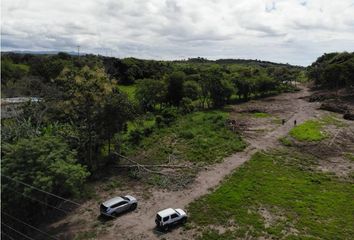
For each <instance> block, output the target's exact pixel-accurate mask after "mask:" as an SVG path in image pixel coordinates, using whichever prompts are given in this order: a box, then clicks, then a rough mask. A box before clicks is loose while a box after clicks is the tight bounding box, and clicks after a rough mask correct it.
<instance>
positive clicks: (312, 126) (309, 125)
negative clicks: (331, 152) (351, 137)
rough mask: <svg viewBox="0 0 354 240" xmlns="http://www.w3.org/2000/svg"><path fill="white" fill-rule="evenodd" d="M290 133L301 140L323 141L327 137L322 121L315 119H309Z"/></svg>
mask: <svg viewBox="0 0 354 240" xmlns="http://www.w3.org/2000/svg"><path fill="white" fill-rule="evenodd" d="M290 135H291V136H292V137H293V138H295V139H296V140H299V141H321V140H323V139H325V138H326V134H325V133H324V132H323V130H322V123H321V122H319V121H315V120H308V121H306V122H304V123H303V124H300V125H298V126H296V127H294V128H293V129H291V131H290Z"/></svg>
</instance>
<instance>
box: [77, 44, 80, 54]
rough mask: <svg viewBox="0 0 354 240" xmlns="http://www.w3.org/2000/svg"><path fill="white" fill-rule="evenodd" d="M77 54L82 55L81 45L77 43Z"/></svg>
mask: <svg viewBox="0 0 354 240" xmlns="http://www.w3.org/2000/svg"><path fill="white" fill-rule="evenodd" d="M77 56H78V57H80V45H77Z"/></svg>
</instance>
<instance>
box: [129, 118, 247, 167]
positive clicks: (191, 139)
mask: <svg viewBox="0 0 354 240" xmlns="http://www.w3.org/2000/svg"><path fill="white" fill-rule="evenodd" d="M227 118H228V113H227V112H223V111H207V112H196V113H191V114H188V115H185V116H181V117H177V118H176V120H175V121H174V122H173V123H171V124H170V125H165V126H162V127H160V126H158V125H156V126H155V127H154V129H151V132H150V133H148V134H146V130H145V131H144V130H141V131H140V134H142V136H140V137H137V136H136V134H137V133H136V132H135V131H131V132H130V134H129V135H126V136H125V138H124V139H123V145H122V152H123V153H125V154H126V155H128V156H132V157H134V156H136V157H139V156H140V155H142V156H143V158H144V159H142V161H144V162H147V163H165V162H168V161H169V159H170V158H176V159H175V160H178V161H190V162H195V163H213V162H216V161H219V160H221V159H222V158H224V157H225V156H228V155H229V154H231V153H232V152H235V151H240V150H242V149H243V148H244V147H245V143H244V142H243V141H242V139H241V138H240V136H238V135H236V134H235V133H233V132H232V131H230V130H229V129H228V128H227V127H226V125H225V122H226V120H227ZM150 128H151V126H150ZM145 129H146V128H145ZM137 138H138V139H139V140H137Z"/></svg>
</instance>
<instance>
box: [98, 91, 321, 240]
mask: <svg viewBox="0 0 354 240" xmlns="http://www.w3.org/2000/svg"><path fill="white" fill-rule="evenodd" d="M308 95H309V92H308V89H307V88H302V90H301V91H300V92H297V93H286V94H282V95H279V96H276V97H271V98H269V99H262V100H259V101H253V102H256V103H257V102H258V103H260V104H266V105H267V104H268V105H269V104H271V105H273V106H278V109H277V115H278V116H281V117H284V118H285V119H286V123H285V124H284V125H281V124H277V125H276V127H274V128H273V129H271V130H270V131H265V132H262V133H261V134H260V135H259V136H257V137H253V138H249V139H248V138H247V137H246V141H247V142H248V143H249V146H248V147H247V148H246V149H245V150H244V151H243V152H239V153H235V154H233V155H232V156H230V157H227V158H226V159H224V161H223V162H221V163H219V164H215V165H213V166H210V167H208V168H207V169H206V170H203V171H201V172H200V173H199V175H198V176H197V178H196V180H195V182H194V183H193V184H191V185H190V186H189V187H188V188H187V189H185V190H182V191H176V192H175V191H163V190H158V189H155V190H153V191H152V196H151V197H150V198H149V199H140V201H139V208H138V209H137V210H136V211H135V212H132V213H128V214H126V215H123V216H121V217H119V218H117V219H115V220H114V221H113V225H112V226H111V227H109V228H107V229H106V234H103V235H101V236H100V237H99V239H159V238H160V237H159V236H161V233H159V232H157V231H156V230H155V229H154V227H155V225H154V218H155V215H156V212H157V211H158V210H161V209H164V208H168V207H174V208H185V207H186V206H187V205H188V204H189V203H190V202H192V201H193V200H195V199H197V198H199V197H200V196H202V195H205V194H207V193H208V192H210V190H211V189H212V188H214V187H216V186H217V185H218V184H219V183H220V181H222V180H223V179H224V178H225V176H227V175H229V174H230V173H231V172H232V171H233V170H234V169H236V168H237V167H239V166H240V165H242V164H243V163H244V162H246V161H247V160H249V159H250V157H251V156H252V154H254V153H255V152H257V151H259V150H265V149H269V148H274V147H276V146H277V145H278V139H279V138H280V137H282V136H284V135H286V134H287V133H288V132H289V130H290V129H291V128H292V127H293V126H294V120H296V121H297V123H298V124H299V123H301V122H303V121H305V120H307V119H310V118H313V117H316V116H318V115H319V114H320V112H319V111H318V110H316V108H317V103H310V102H308V101H306V100H303V99H302V98H303V97H305V96H308ZM249 104H252V103H249ZM238 107H240V106H235V108H238ZM131 194H133V195H134V193H131ZM137 194H139V193H137ZM183 234H184V232H182V231H181V230H180V229H174V230H172V231H170V232H168V233H166V234H163V237H164V238H165V239H183V238H186V239H187V238H188V237H187V236H185V237H184V236H183Z"/></svg>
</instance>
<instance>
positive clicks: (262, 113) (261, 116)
mask: <svg viewBox="0 0 354 240" xmlns="http://www.w3.org/2000/svg"><path fill="white" fill-rule="evenodd" d="M252 116H253V117H255V118H267V117H270V116H271V115H270V114H269V113H264V112H256V113H253V114H252Z"/></svg>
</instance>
